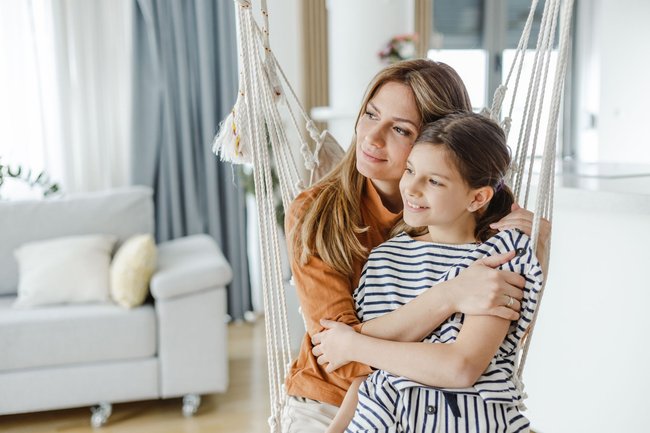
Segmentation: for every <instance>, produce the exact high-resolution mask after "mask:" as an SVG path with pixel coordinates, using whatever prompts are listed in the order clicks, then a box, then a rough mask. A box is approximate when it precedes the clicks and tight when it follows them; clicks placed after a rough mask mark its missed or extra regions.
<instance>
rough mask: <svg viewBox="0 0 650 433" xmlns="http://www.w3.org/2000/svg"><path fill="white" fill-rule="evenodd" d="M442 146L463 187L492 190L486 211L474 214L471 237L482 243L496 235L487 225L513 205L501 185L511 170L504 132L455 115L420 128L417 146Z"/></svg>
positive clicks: (493, 125) (485, 121)
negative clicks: (465, 185)
mask: <svg viewBox="0 0 650 433" xmlns="http://www.w3.org/2000/svg"><path fill="white" fill-rule="evenodd" d="M424 143H426V144H429V145H434V146H444V147H445V149H446V150H447V154H448V156H449V158H450V162H451V163H452V164H454V165H455V167H456V169H457V170H458V172H459V173H460V175H461V177H462V178H463V180H464V181H465V183H466V184H467V185H468V186H469V187H470V188H472V189H476V188H481V187H484V186H491V187H492V188H493V189H494V195H493V197H492V199H491V200H490V202H489V203H488V204H487V207H483V208H482V209H479V210H478V211H476V212H475V213H474V215H475V217H476V229H475V230H474V236H475V237H476V239H477V240H479V241H481V242H485V241H486V240H488V239H489V238H490V237H492V236H494V234H496V232H497V231H496V230H493V229H491V228H490V224H492V223H493V222H497V221H499V220H500V219H501V218H503V217H504V216H506V215H507V214H508V213H510V208H511V206H512V204H513V203H514V196H513V195H512V191H510V188H508V186H507V185H505V183H504V178H505V176H506V172H507V170H508V168H509V167H510V151H509V149H508V146H507V145H506V136H505V134H504V132H503V129H501V127H500V126H499V125H498V124H497V123H496V122H494V121H492V120H490V119H488V118H487V117H485V116H482V115H480V114H475V113H472V112H466V113H456V114H451V115H449V116H446V117H445V118H444V119H441V120H438V121H436V122H433V123H430V124H428V125H426V126H425V127H424V128H422V131H421V132H420V135H419V136H418V138H417V140H416V141H415V144H416V145H421V144H424ZM399 226H400V227H396V228H395V229H393V233H395V232H397V231H399V230H405V231H407V232H408V233H410V234H423V233H426V228H413V229H409V228H408V226H406V225H402V224H399Z"/></svg>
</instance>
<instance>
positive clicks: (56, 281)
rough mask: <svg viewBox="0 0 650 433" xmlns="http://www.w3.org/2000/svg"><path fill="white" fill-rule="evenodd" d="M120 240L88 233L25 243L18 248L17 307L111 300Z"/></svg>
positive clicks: (16, 253) (16, 255)
mask: <svg viewBox="0 0 650 433" xmlns="http://www.w3.org/2000/svg"><path fill="white" fill-rule="evenodd" d="M116 240H117V238H116V237H115V236H112V235H85V236H70V237H63V238H55V239H49V240H46V241H40V242H30V243H28V244H24V245H21V246H20V247H19V248H18V249H16V251H14V256H15V257H16V260H17V261H18V298H17V299H16V302H14V307H17V308H24V307H33V306H37V305H49V304H61V303H80V302H103V301H107V300H108V270H109V266H110V263H111V252H112V250H113V246H114V245H115V242H116Z"/></svg>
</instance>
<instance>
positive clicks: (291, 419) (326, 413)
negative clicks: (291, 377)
mask: <svg viewBox="0 0 650 433" xmlns="http://www.w3.org/2000/svg"><path fill="white" fill-rule="evenodd" d="M338 410H339V408H338V407H336V406H334V405H331V404H328V403H321V402H320V401H316V400H312V399H309V398H304V397H294V396H289V397H288V398H287V404H286V405H285V406H284V410H283V411H282V421H281V422H282V433H324V432H325V430H326V429H327V427H329V425H330V424H331V423H332V420H333V419H334V416H335V415H336V412H337V411H338Z"/></svg>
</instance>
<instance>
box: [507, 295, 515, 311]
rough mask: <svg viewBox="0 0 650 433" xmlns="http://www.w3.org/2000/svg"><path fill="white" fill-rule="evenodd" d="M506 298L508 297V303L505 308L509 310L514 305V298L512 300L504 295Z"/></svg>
mask: <svg viewBox="0 0 650 433" xmlns="http://www.w3.org/2000/svg"><path fill="white" fill-rule="evenodd" d="M506 296H507V297H508V303H507V304H506V307H508V308H510V307H512V304H514V303H515V298H513V297H512V296H510V295H506Z"/></svg>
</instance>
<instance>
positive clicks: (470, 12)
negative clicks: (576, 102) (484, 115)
mask: <svg viewBox="0 0 650 433" xmlns="http://www.w3.org/2000/svg"><path fill="white" fill-rule="evenodd" d="M544 3H545V2H543V1H540V2H539V3H538V5H537V9H536V11H535V16H534V20H533V25H532V29H531V35H530V39H529V41H528V49H527V51H526V62H525V64H524V69H523V70H522V75H521V79H520V87H519V91H520V92H525V91H526V89H527V85H526V83H528V81H529V80H530V76H531V71H532V64H533V56H534V55H535V47H536V45H537V35H538V34H539V29H540V24H541V17H542V12H543V7H544ZM530 4H531V3H530V0H433V26H432V28H433V35H432V37H431V49H430V50H429V52H428V56H429V58H432V59H434V60H437V61H442V62H445V63H448V64H450V65H451V66H453V67H454V68H455V69H456V70H457V71H458V73H459V75H460V76H461V78H462V79H463V81H464V82H465V85H466V86H467V90H468V92H469V94H470V98H471V100H472V105H473V107H474V109H475V110H476V111H479V110H480V109H482V108H483V107H485V106H486V105H489V104H491V102H492V96H493V95H494V91H495V90H496V89H497V87H498V86H499V85H500V84H501V83H503V82H504V81H505V79H506V77H507V74H508V72H509V69H510V65H511V64H512V61H513V59H514V54H515V50H516V48H517V45H518V44H519V39H520V37H521V35H522V32H523V29H524V26H525V24H526V20H527V18H528V14H529V11H530ZM557 37H558V33H556V40H557ZM556 58H557V52H556V51H554V52H552V53H551V63H550V66H549V75H548V81H547V83H546V91H545V92H543V93H544V94H545V95H546V96H545V106H548V104H549V103H550V101H549V99H550V95H551V94H552V84H553V83H552V80H553V76H554V71H555V60H556ZM512 84H514V80H513V81H512ZM510 87H512V85H511V86H510ZM524 96H525V94H524ZM509 101H510V99H509V97H506V101H505V102H504V107H503V109H504V113H507V112H508V111H506V110H509V108H510V107H509ZM524 103H525V97H524V98H520V97H518V98H517V102H516V106H515V107H514V108H513V123H512V129H511V132H510V137H517V136H518V133H519V129H520V125H521V118H520V116H518V115H519V114H520V113H521V112H522V109H523V106H524ZM518 117H519V118H518ZM541 122H542V123H541V124H542V125H545V124H546V119H545V118H544V117H542V120H541ZM544 132H545V131H540V134H543V133H544ZM540 138H542V139H543V136H542V137H540ZM539 153H540V154H541V152H539Z"/></svg>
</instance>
